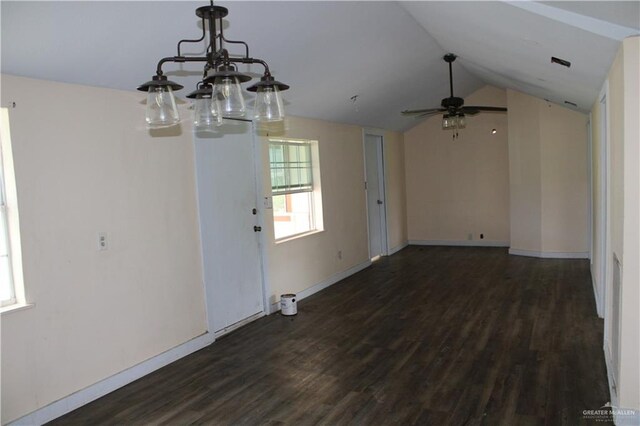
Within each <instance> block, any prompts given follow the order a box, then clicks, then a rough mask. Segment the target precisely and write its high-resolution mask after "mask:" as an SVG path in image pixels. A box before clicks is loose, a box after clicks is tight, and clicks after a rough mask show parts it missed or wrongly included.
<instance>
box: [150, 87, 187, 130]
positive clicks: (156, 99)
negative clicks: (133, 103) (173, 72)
mask: <svg viewBox="0 0 640 426" xmlns="http://www.w3.org/2000/svg"><path fill="white" fill-rule="evenodd" d="M146 120H147V125H148V126H149V127H151V128H160V127H169V126H174V125H176V124H178V123H179V122H180V114H179V113H178V107H177V106H176V98H175V97H174V96H173V89H172V88H171V87H170V86H149V91H148V92H147V113H146Z"/></svg>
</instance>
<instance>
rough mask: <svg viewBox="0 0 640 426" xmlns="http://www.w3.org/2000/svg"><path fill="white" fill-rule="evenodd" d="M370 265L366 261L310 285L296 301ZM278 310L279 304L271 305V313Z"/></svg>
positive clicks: (298, 295) (369, 262)
mask: <svg viewBox="0 0 640 426" xmlns="http://www.w3.org/2000/svg"><path fill="white" fill-rule="evenodd" d="M370 265H371V261H370V260H367V261H366V262H362V263H360V264H358V265H355V266H352V267H351V268H349V269H347V270H345V271H342V272H338V273H337V274H335V275H332V276H331V277H329V278H327V279H326V280H324V281H321V282H319V283H317V284H314V285H312V286H311V287H309V288H307V289H305V290H302V291H301V292H299V293H297V294H296V298H297V299H298V300H302V299H304V298H306V297H309V296H311V295H312V294H315V293H317V292H319V291H321V290H324V289H325V288H327V287H329V286H332V285H334V284H335V283H337V282H338V281H341V280H343V279H345V278H347V277H350V276H351V275H353V274H355V273H357V272H360V271H362V270H363V269H365V268H367V267H369V266H370ZM279 310H280V302H276V303H272V304H271V313H274V312H277V311H279Z"/></svg>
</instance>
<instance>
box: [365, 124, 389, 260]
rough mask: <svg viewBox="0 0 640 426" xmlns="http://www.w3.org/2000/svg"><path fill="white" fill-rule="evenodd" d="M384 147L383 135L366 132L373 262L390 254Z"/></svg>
mask: <svg viewBox="0 0 640 426" xmlns="http://www.w3.org/2000/svg"><path fill="white" fill-rule="evenodd" d="M383 146H384V136H383V135H382V134H380V133H376V132H370V131H365V134H364V156H365V189H366V194H367V216H368V229H369V258H370V259H372V260H374V259H377V258H379V257H380V256H386V255H387V253H388V247H387V212H386V203H385V200H386V198H385V185H384V182H385V179H384V158H383Z"/></svg>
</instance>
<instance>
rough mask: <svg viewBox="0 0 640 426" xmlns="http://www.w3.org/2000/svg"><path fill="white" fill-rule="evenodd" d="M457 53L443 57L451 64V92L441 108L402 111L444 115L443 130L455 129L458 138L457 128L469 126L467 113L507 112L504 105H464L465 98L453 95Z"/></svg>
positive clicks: (403, 112)
mask: <svg viewBox="0 0 640 426" xmlns="http://www.w3.org/2000/svg"><path fill="white" fill-rule="evenodd" d="M456 57H457V56H456V55H454V54H453V53H447V54H446V55H444V57H443V58H442V59H444V61H445V62H446V63H448V64H449V93H450V96H449V97H448V98H444V99H443V100H442V102H441V103H440V105H441V107H440V108H430V109H417V110H405V111H402V114H403V115H409V116H415V117H418V118H421V117H427V116H430V115H435V114H443V115H442V130H453V131H454V132H455V133H454V139H456V138H457V130H458V129H464V128H465V127H467V119H466V116H467V115H476V114H478V113H480V112H506V111H507V109H506V108H503V107H491V106H464V99H462V98H458V97H456V96H453V70H452V66H451V64H452V63H453V61H455V60H456Z"/></svg>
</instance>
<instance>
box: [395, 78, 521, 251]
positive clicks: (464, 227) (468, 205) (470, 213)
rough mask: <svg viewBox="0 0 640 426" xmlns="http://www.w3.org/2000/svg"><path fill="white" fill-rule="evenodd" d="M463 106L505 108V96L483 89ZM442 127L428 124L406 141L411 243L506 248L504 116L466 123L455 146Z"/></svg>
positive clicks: (409, 133)
mask: <svg viewBox="0 0 640 426" xmlns="http://www.w3.org/2000/svg"><path fill="white" fill-rule="evenodd" d="M465 103H466V104H468V105H478V104H480V105H491V106H505V105H506V94H505V92H504V90H501V89H497V88H495V87H490V86H485V87H483V88H482V89H480V90H478V91H476V92H475V93H473V94H472V95H471V96H469V97H468V98H467V99H465ZM441 121H442V117H441V116H440V115H438V116H435V117H432V118H429V119H427V120H425V121H423V122H422V123H420V124H418V125H417V126H416V127H414V128H412V129H410V130H409V131H407V132H406V133H405V135H404V140H405V166H406V188H407V189H406V191H407V224H408V236H409V240H410V241H413V242H424V241H430V242H434V241H448V242H452V243H455V242H466V241H468V235H469V234H473V236H472V239H473V241H472V243H473V244H483V243H484V244H491V243H497V244H505V245H508V242H509V158H508V150H507V116H506V114H503V113H484V114H479V115H477V116H474V117H469V118H468V119H467V128H466V129H464V130H460V131H459V138H458V139H457V140H452V132H451V131H444V130H442V128H441ZM494 128H495V129H496V130H497V133H496V134H492V133H491V130H492V129H494ZM480 234H484V239H483V240H481V239H480Z"/></svg>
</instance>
